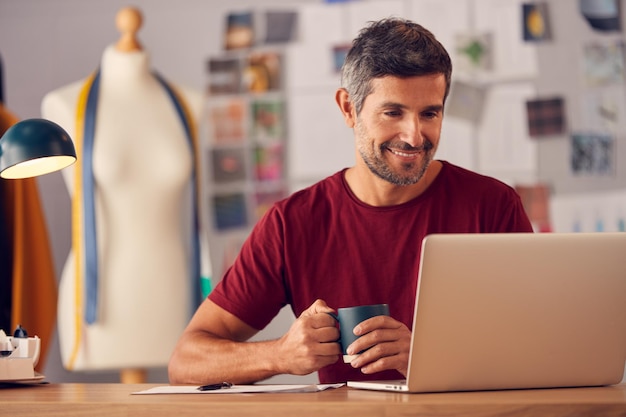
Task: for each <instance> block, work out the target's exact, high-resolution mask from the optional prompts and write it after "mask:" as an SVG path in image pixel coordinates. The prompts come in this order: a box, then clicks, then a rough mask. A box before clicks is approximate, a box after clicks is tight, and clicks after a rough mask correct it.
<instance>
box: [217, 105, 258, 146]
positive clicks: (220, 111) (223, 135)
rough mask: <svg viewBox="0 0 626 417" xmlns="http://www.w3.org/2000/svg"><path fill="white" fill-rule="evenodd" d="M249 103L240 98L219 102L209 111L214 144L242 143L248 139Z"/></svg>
mask: <svg viewBox="0 0 626 417" xmlns="http://www.w3.org/2000/svg"><path fill="white" fill-rule="evenodd" d="M247 109H248V105H247V102H246V101H245V100H243V99H240V98H233V99H232V100H218V101H216V102H215V103H213V104H211V105H210V106H209V109H208V111H207V112H208V115H209V121H208V123H207V125H208V129H209V131H210V137H211V139H212V141H213V143H214V144H228V143H240V142H242V141H243V140H244V138H245V137H246V120H247V117H248V110H247Z"/></svg>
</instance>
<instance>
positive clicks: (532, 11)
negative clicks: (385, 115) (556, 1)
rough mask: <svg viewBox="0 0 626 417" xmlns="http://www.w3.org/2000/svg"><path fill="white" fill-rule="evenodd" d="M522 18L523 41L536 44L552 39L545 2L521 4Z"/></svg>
mask: <svg viewBox="0 0 626 417" xmlns="http://www.w3.org/2000/svg"><path fill="white" fill-rule="evenodd" d="M522 16H523V22H522V27H523V28H524V34H523V35H524V40H525V41H527V42H536V41H545V40H548V39H551V38H552V34H551V31H550V19H549V17H548V4H547V3H546V2H535V3H524V4H522Z"/></svg>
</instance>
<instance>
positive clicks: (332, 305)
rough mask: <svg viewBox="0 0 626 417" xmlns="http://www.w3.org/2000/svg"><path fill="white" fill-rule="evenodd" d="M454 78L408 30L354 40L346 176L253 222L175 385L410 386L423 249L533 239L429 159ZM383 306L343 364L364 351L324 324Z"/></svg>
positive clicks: (205, 311)
mask: <svg viewBox="0 0 626 417" xmlns="http://www.w3.org/2000/svg"><path fill="white" fill-rule="evenodd" d="M451 74H452V65H451V62H450V57H449V56H448V53H447V52H446V50H445V49H444V48H443V46H442V45H441V44H440V43H439V42H438V41H437V40H436V39H435V37H434V36H433V35H432V33H430V32H429V31H428V30H426V29H425V28H423V27H422V26H420V25H418V24H416V23H414V22H411V21H408V20H404V19H397V18H390V19H384V20H381V21H378V22H372V23H371V24H370V25H368V26H367V27H365V28H364V29H363V30H362V31H361V32H360V33H359V35H358V36H357V38H356V39H355V40H354V41H353V44H352V48H351V49H350V51H349V52H348V55H347V57H346V60H345V63H344V65H343V68H342V87H341V88H339V89H338V91H337V93H336V101H337V104H338V105H339V108H340V110H341V112H342V114H343V116H344V120H345V122H346V124H347V125H348V126H349V127H351V128H353V131H354V137H355V149H356V163H355V165H354V166H353V167H350V168H346V169H343V170H341V171H339V172H337V173H336V174H334V175H332V176H330V177H328V178H326V179H324V180H322V181H320V182H319V183H317V184H315V185H313V186H311V187H309V188H307V189H304V190H301V191H298V192H296V193H294V194H293V195H291V196H290V197H288V198H287V199H285V200H282V201H280V202H278V203H276V204H275V205H274V206H273V207H272V208H271V209H270V210H269V211H268V212H267V214H266V215H265V216H264V217H263V219H261V220H260V221H259V223H258V224H257V225H256V226H255V228H254V230H253V231H252V233H251V234H250V236H249V238H248V239H247V240H246V242H245V243H244V245H243V247H242V248H241V251H240V253H239V256H238V257H237V259H236V260H235V263H234V264H233V265H232V267H231V268H229V269H228V271H226V273H225V274H224V277H223V278H222V280H221V281H220V283H219V284H218V285H217V286H216V288H215V289H214V290H213V292H212V293H211V294H210V295H209V297H208V298H207V299H206V300H205V301H204V303H203V304H202V305H201V306H200V307H199V308H198V310H197V312H196V314H195V315H194V317H193V318H192V319H191V321H190V323H189V325H188V326H187V328H186V330H185V332H184V333H183V335H182V336H181V338H180V340H179V342H178V344H177V346H176V348H175V351H174V353H173V355H172V358H171V360H170V364H169V377H170V382H171V383H174V384H182V383H186V384H209V383H216V382H221V381H229V382H233V383H239V384H240V383H250V382H256V381H260V380H263V379H266V378H268V377H271V376H273V375H277V374H293V375H306V374H309V373H312V372H318V375H319V380H320V382H321V383H331V382H345V381H347V380H365V379H398V378H402V377H403V376H406V372H407V365H408V356H409V348H410V346H409V344H410V332H411V327H412V320H413V308H414V304H415V290H416V286H417V278H418V271H419V259H420V250H421V242H422V239H423V238H424V237H425V236H426V235H428V234H431V233H488V232H492V233H493V232H532V227H531V224H530V222H529V220H528V217H527V216H526V214H525V212H524V209H523V207H522V204H521V201H520V198H519V196H518V195H517V194H516V193H515V191H514V190H513V189H512V188H511V187H509V186H507V185H505V184H504V183H502V182H500V181H498V180H496V179H493V178H489V177H486V176H483V175H479V174H477V173H473V172H471V171H468V170H465V169H463V168H460V167H457V166H455V165H453V164H450V163H449V162H446V161H439V160H435V159H434V155H435V152H436V150H437V146H438V144H439V139H440V134H441V127H442V123H443V115H444V105H445V101H446V97H447V96H448V92H449V89H450V82H451ZM319 122H320V121H319V120H311V123H319ZM329 151H332V150H329ZM380 303H386V304H389V309H390V316H379V317H374V318H372V319H369V320H366V321H364V322H362V323H360V324H359V325H357V327H355V329H354V332H355V333H356V334H358V335H362V337H360V338H359V339H358V340H357V341H355V342H354V343H353V344H352V345H351V346H350V347H349V348H348V354H353V353H357V352H360V351H363V350H365V352H363V353H362V354H361V355H359V357H358V358H357V359H355V360H354V361H352V362H351V363H350V364H345V363H343V362H342V361H341V360H340V357H341V349H340V346H339V344H338V343H337V342H336V341H337V339H338V337H339V332H338V330H337V328H336V323H335V320H334V319H333V317H332V316H331V315H329V314H326V313H330V312H334V311H335V310H336V309H337V308H340V307H349V306H353V305H364V304H380ZM285 305H289V306H290V307H291V309H292V311H293V312H294V314H295V317H296V320H295V321H294V323H293V324H292V326H291V327H290V328H289V330H288V331H287V333H285V334H284V335H283V336H282V337H280V338H279V339H276V340H268V341H263V342H248V339H249V338H250V337H252V336H253V335H254V334H256V333H257V332H258V331H259V330H261V329H263V328H264V327H265V326H266V325H267V324H268V323H269V322H270V321H271V320H272V319H273V318H274V317H275V316H276V314H278V312H279V311H280V309H281V308H282V307H283V306H285Z"/></svg>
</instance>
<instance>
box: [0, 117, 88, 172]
mask: <svg viewBox="0 0 626 417" xmlns="http://www.w3.org/2000/svg"><path fill="white" fill-rule="evenodd" d="M74 161H76V150H75V149H74V144H73V143H72V140H71V139H70V136H69V135H68V134H67V132H66V131H65V130H63V128H62V127H61V126H59V125H57V124H56V123H54V122H51V121H49V120H45V119H25V120H22V121H20V122H17V123H16V124H14V125H13V126H11V127H10V128H9V129H8V130H7V131H6V132H5V133H4V135H3V136H2V138H1V139H0V177H2V178H6V179H16V178H28V177H35V176H38V175H44V174H48V173H50V172H53V171H57V170H59V169H63V168H65V167H67V166H69V165H71V164H73V163H74Z"/></svg>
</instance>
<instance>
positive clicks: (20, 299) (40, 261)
mask: <svg viewBox="0 0 626 417" xmlns="http://www.w3.org/2000/svg"><path fill="white" fill-rule="evenodd" d="M17 121H18V119H17V117H16V116H15V115H13V114H12V113H11V112H10V111H8V110H7V109H6V108H5V107H4V106H2V103H0V134H1V133H4V132H5V131H6V129H7V128H8V127H10V126H11V125H13V124H14V123H16V122H17ZM0 181H2V187H0V191H2V196H0V200H1V201H2V203H3V204H2V205H3V208H4V211H5V212H4V213H3V215H6V216H8V218H9V219H10V220H11V221H9V222H8V224H9V225H11V226H12V228H13V230H12V236H13V242H12V249H13V265H12V268H13V281H12V300H11V301H12V309H11V326H12V328H11V329H5V330H8V331H7V333H8V332H12V331H13V330H14V329H15V328H16V327H17V325H18V324H21V325H22V327H24V328H25V329H26V330H27V331H28V334H29V336H35V335H37V336H39V338H41V353H40V359H39V363H38V364H37V367H36V369H37V371H39V372H41V369H43V368H44V366H45V361H46V356H47V352H48V347H49V345H50V342H51V340H52V333H53V330H54V323H55V320H56V303H57V286H56V277H55V273H54V263H53V260H52V254H51V251H50V244H49V240H48V231H47V225H46V221H45V217H44V214H43V210H42V206H41V202H40V198H39V190H38V187H37V182H36V179H35V178H26V179H20V180H5V179H0Z"/></svg>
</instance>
